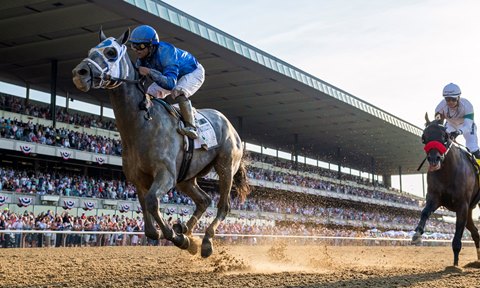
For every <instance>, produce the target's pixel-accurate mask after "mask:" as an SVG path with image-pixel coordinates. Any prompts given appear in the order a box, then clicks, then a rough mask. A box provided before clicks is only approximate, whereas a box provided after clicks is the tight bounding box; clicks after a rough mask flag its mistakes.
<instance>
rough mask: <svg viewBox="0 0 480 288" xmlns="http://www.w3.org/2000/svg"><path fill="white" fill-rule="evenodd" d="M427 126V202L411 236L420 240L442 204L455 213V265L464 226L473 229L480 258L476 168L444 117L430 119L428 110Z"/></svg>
mask: <svg viewBox="0 0 480 288" xmlns="http://www.w3.org/2000/svg"><path fill="white" fill-rule="evenodd" d="M425 120H426V124H425V126H426V128H425V130H423V135H422V141H423V143H424V144H425V147H424V149H425V152H426V153H427V160H428V163H429V167H428V174H427V184H428V190H427V197H426V198H427V199H426V200H427V203H426V205H425V208H424V209H423V210H422V214H421V218H420V221H419V223H418V226H417V228H416V229H415V234H414V235H413V238H412V243H413V244H418V243H420V242H421V237H422V234H423V232H424V229H425V222H426V221H427V219H428V217H429V216H430V215H431V214H432V213H433V212H435V210H437V209H438V208H439V207H440V206H443V207H445V208H447V209H448V210H450V211H453V212H455V213H456V216H457V217H456V218H457V220H456V225H455V235H454V237H453V241H452V249H453V255H454V257H453V265H454V266H458V254H459V253H460V250H461V249H462V235H463V231H464V229H465V227H467V229H468V230H469V231H470V233H471V235H472V238H473V241H474V242H475V247H476V248H477V258H478V259H479V260H480V249H479V240H480V236H479V234H478V229H477V227H475V224H474V223H473V218H472V210H473V209H474V208H475V206H476V205H477V203H478V201H479V198H480V193H479V180H478V176H477V173H476V168H475V167H474V166H473V164H472V162H471V161H470V160H469V157H470V156H469V155H468V152H466V151H465V150H464V149H462V148H460V147H459V146H458V145H456V144H455V143H454V142H453V141H452V139H450V137H449V135H448V133H447V131H446V129H445V126H444V125H443V120H440V119H436V120H433V121H432V122H430V121H429V119H428V115H427V114H425Z"/></svg>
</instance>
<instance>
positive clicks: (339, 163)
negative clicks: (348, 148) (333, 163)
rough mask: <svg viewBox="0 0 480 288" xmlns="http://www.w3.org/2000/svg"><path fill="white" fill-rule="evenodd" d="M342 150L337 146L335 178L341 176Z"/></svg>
mask: <svg viewBox="0 0 480 288" xmlns="http://www.w3.org/2000/svg"><path fill="white" fill-rule="evenodd" d="M341 154H342V151H341V150H340V147H337V168H338V171H337V179H341V178H342V155H341Z"/></svg>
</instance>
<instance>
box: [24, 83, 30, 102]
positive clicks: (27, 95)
mask: <svg viewBox="0 0 480 288" xmlns="http://www.w3.org/2000/svg"><path fill="white" fill-rule="evenodd" d="M25 88H26V91H25V107H27V105H28V102H29V101H30V82H28V81H27V82H25Z"/></svg>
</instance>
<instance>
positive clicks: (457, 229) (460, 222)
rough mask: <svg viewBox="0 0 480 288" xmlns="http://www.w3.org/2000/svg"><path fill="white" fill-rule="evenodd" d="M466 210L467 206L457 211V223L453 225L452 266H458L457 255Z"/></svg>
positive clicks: (460, 246)
mask: <svg viewBox="0 0 480 288" xmlns="http://www.w3.org/2000/svg"><path fill="white" fill-rule="evenodd" d="M467 215H468V208H467V205H464V207H461V208H460V209H459V210H458V211H457V222H456V223H455V235H454V236H453V241H452V249H453V266H458V255H459V254H460V250H462V236H463V231H464V230H465V225H466V224H467Z"/></svg>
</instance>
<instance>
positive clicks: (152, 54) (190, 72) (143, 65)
mask: <svg viewBox="0 0 480 288" xmlns="http://www.w3.org/2000/svg"><path fill="white" fill-rule="evenodd" d="M129 41H130V47H131V48H132V49H133V51H135V54H136V55H137V57H138V59H137V62H136V67H137V68H138V71H139V73H140V74H141V75H143V76H149V77H150V78H151V79H152V80H153V82H154V83H152V84H151V85H150V87H148V90H147V93H148V94H150V95H153V96H155V97H158V98H165V97H166V96H168V95H169V94H171V95H172V97H173V99H175V100H176V101H177V102H178V105H179V106H180V114H182V117H183V119H184V120H185V122H186V125H185V127H184V128H181V129H179V132H180V134H182V135H187V136H188V137H190V138H192V139H196V138H198V134H197V129H196V127H195V120H194V117H193V111H192V104H191V102H190V100H188V98H189V97H190V96H192V95H193V94H194V93H195V92H197V90H198V89H199V88H200V87H201V86H202V84H203V81H204V80H205V70H204V69H203V66H202V65H201V64H200V63H198V61H197V59H196V58H195V57H194V56H193V55H192V54H190V53H189V52H187V51H184V50H181V49H178V48H177V47H175V46H173V45H172V44H170V43H167V42H160V41H159V39H158V34H157V32H156V31H155V29H153V28H152V27H150V26H148V25H141V26H138V27H137V28H135V29H134V30H133V31H132V34H131V35H130V39H129Z"/></svg>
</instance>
